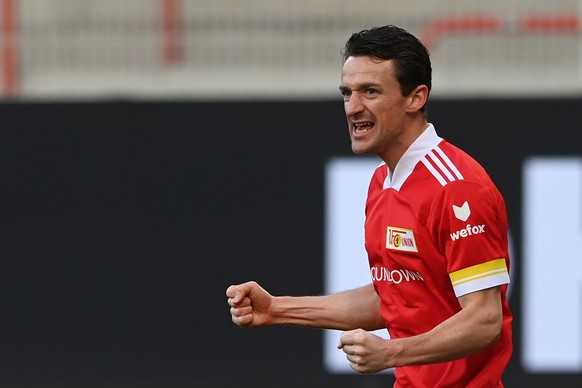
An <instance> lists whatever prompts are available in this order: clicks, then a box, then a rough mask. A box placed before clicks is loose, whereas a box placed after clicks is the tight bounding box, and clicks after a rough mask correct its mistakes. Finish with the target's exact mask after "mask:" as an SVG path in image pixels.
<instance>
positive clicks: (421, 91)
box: [406, 85, 429, 112]
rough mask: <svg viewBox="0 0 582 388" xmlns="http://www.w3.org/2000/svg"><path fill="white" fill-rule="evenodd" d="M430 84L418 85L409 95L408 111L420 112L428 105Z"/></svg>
mask: <svg viewBox="0 0 582 388" xmlns="http://www.w3.org/2000/svg"><path fill="white" fill-rule="evenodd" d="M428 93H429V92H428V86H426V85H418V86H417V87H416V88H415V89H414V90H413V91H412V92H410V94H409V95H408V106H407V109H406V111H407V112H418V111H419V110H421V109H422V107H423V106H425V105H426V102H427V100H428Z"/></svg>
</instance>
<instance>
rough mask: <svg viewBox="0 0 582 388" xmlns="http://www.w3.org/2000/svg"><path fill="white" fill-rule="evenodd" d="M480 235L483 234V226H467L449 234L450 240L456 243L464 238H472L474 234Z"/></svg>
mask: <svg viewBox="0 0 582 388" xmlns="http://www.w3.org/2000/svg"><path fill="white" fill-rule="evenodd" d="M481 233H485V225H476V226H471V225H469V224H467V226H465V228H463V229H461V230H457V231H456V232H453V233H451V240H453V241H456V240H459V239H461V238H465V237H468V236H473V235H475V234H481Z"/></svg>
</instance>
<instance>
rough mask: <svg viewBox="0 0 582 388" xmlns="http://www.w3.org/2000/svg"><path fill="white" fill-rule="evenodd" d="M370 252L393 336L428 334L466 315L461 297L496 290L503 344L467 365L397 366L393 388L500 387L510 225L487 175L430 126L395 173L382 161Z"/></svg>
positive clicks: (505, 355) (506, 352) (507, 322)
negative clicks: (460, 314) (454, 317)
mask: <svg viewBox="0 0 582 388" xmlns="http://www.w3.org/2000/svg"><path fill="white" fill-rule="evenodd" d="M365 229H366V231H365V245H366V250H367V252H368V258H369V263H370V273H371V277H372V281H373V285H374V288H375V290H376V292H377V293H378V295H379V296H380V300H381V314H382V317H383V319H384V321H385V322H386V326H387V328H388V331H389V333H390V336H391V337H392V338H402V337H410V336H414V335H417V334H421V333H425V332H427V331H429V330H431V329H432V328H434V327H435V326H437V325H438V324H440V323H441V322H443V321H445V320H446V319H448V318H449V317H451V316H452V315H454V314H455V313H457V312H458V311H460V309H461V307H460V304H459V301H458V299H457V298H458V297H460V296H463V295H466V294H468V293H471V292H476V291H479V290H484V289H487V288H490V287H496V286H500V288H501V294H502V306H503V327H502V332H501V338H500V339H499V341H497V342H496V343H494V344H493V345H491V346H489V347H488V348H486V349H483V350H481V351H478V352H476V353H474V354H472V355H470V356H468V357H465V358H462V359H459V360H455V361H451V362H444V363H437V364H428V365H422V366H406V367H399V368H396V370H395V375H396V385H395V386H396V387H479V388H483V387H502V386H503V385H502V383H501V375H502V373H503V371H504V370H505V367H506V366H507V363H508V361H509V358H510V357H511V353H512V340H511V320H512V316H511V311H510V309H509V305H508V303H507V299H506V295H505V294H506V289H507V284H508V283H509V255H508V240H507V237H508V236H507V233H508V222H507V215H506V210H505V203H504V200H503V198H502V196H501V194H500V193H499V191H498V190H497V188H496V187H495V185H494V184H493V182H492V181H491V179H490V177H489V175H488V174H487V173H486V172H485V170H484V169H483V168H482V167H481V166H480V165H479V164H478V163H477V162H476V161H475V160H474V159H473V158H471V157H470V156H469V155H467V154H466V153H464V152H463V151H461V150H460V149H458V148H456V147H455V146H453V145H451V144H449V143H447V142H446V141H445V140H443V139H442V138H440V137H438V135H437V134H436V132H435V129H434V127H433V126H432V125H429V127H428V128H427V129H426V130H425V131H424V132H423V133H422V134H421V136H420V137H419V138H418V139H417V140H416V141H415V142H414V143H413V144H412V145H411V146H410V147H409V149H408V150H407V151H406V152H405V154H404V155H403V156H402V158H401V159H400V161H399V162H398V164H397V166H396V168H395V170H394V171H393V173H391V172H390V171H389V169H388V168H387V166H386V164H384V163H382V164H381V165H380V166H379V167H378V168H377V169H376V171H375V172H374V175H373V177H372V180H371V183H370V187H369V191H368V199H367V202H366V224H365Z"/></svg>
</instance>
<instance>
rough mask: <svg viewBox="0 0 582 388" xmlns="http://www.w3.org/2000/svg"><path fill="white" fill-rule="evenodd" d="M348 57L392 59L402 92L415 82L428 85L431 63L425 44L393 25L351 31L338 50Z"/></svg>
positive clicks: (429, 84)
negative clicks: (343, 45)
mask: <svg viewBox="0 0 582 388" xmlns="http://www.w3.org/2000/svg"><path fill="white" fill-rule="evenodd" d="M342 55H343V61H344V62H345V61H346V60H347V59H348V57H358V56H370V57H375V58H378V59H381V60H393V62H394V66H395V71H396V79H397V80H398V82H399V83H400V90H401V92H402V95H403V96H407V95H408V94H410V92H412V91H413V90H414V88H416V87H417V86H419V85H426V86H427V87H428V90H429V92H430V89H431V87H432V81H431V77H432V67H431V65H430V56H429V52H428V50H427V48H426V47H425V46H424V45H423V44H422V43H421V42H420V40H418V39H417V38H416V37H415V36H414V35H412V34H410V33H409V32H408V31H406V30H404V29H402V28H400V27H396V26H393V25H387V26H382V27H374V28H371V29H369V30H362V31H360V32H356V33H353V34H352V36H351V37H350V39H348V41H347V42H346V45H345V47H344V49H343V50H342Z"/></svg>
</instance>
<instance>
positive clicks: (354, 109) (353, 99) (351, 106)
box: [345, 93, 364, 116]
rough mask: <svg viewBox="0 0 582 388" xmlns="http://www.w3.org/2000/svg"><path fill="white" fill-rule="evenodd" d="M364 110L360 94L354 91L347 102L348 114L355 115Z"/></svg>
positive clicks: (346, 109)
mask: <svg viewBox="0 0 582 388" xmlns="http://www.w3.org/2000/svg"><path fill="white" fill-rule="evenodd" d="M363 110H364V104H363V103H362V98H361V96H360V95H359V94H357V93H353V94H352V95H351V96H350V98H349V100H348V101H346V103H345V111H346V114H347V115H348V116H354V115H356V114H358V113H361V112H362V111H363Z"/></svg>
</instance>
